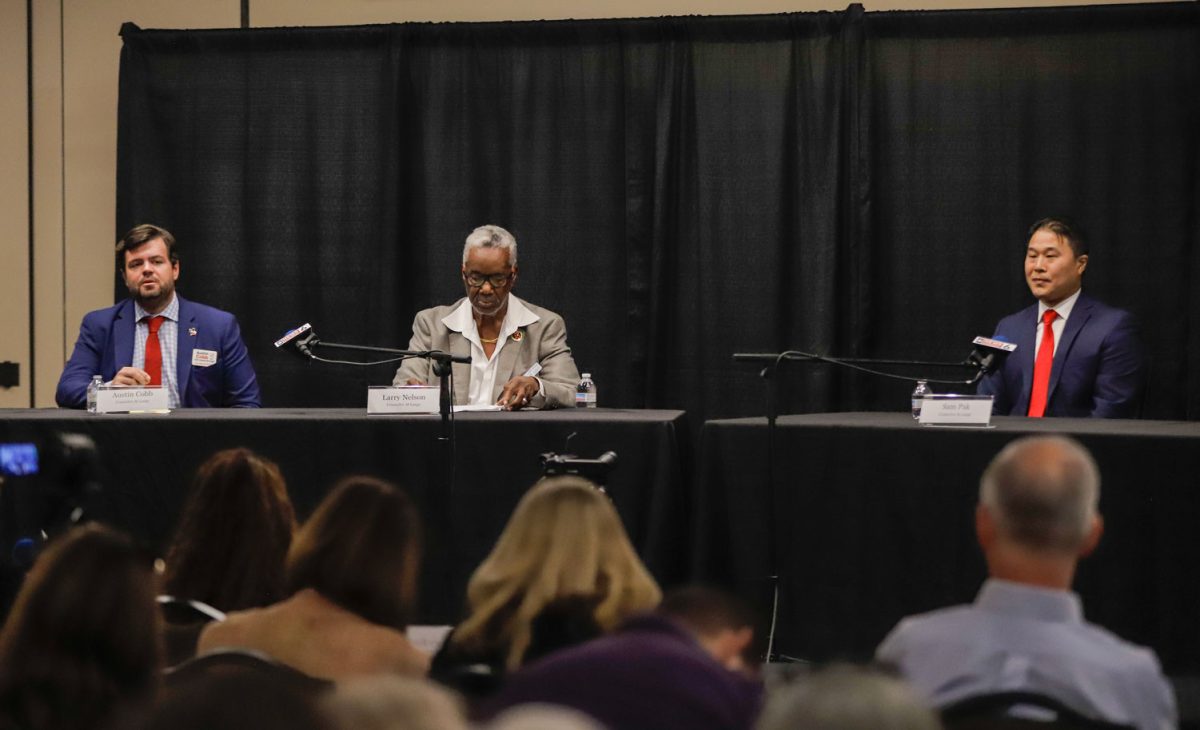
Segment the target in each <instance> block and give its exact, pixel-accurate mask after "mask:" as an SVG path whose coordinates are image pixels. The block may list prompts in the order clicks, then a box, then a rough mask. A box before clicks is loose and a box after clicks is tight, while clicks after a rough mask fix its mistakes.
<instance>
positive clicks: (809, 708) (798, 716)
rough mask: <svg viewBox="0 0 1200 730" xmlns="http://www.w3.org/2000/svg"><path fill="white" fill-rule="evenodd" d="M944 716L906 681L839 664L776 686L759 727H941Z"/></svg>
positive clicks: (760, 729) (784, 729) (915, 729)
mask: <svg viewBox="0 0 1200 730" xmlns="http://www.w3.org/2000/svg"><path fill="white" fill-rule="evenodd" d="M941 727H942V724H941V721H939V720H938V717H937V715H936V714H934V712H933V710H931V709H929V708H928V707H927V706H926V705H925V704H924V703H923V702H922V701H921V699H920V698H919V697H918V696H917V694H916V692H915V691H913V689H912V688H911V687H909V686H908V685H907V684H905V683H904V682H903V681H901V680H899V679H896V678H894V677H890V676H887V675H884V674H882V673H881V672H879V671H875V670H868V669H864V668H861V667H855V666H852V665H848V664H841V665H838V664H835V665H833V666H831V667H828V668H826V669H823V670H821V671H819V672H816V673H814V674H812V675H809V676H807V677H803V678H800V679H798V680H796V681H795V682H794V683H793V684H791V685H788V686H786V687H782V688H780V689H778V690H776V691H774V692H773V693H772V694H771V696H770V698H769V699H768V700H767V706H766V708H765V709H764V710H763V713H762V716H761V717H760V718H759V720H758V725H757V730H794V729H795V728H804V730H864V728H872V730H940V728H941Z"/></svg>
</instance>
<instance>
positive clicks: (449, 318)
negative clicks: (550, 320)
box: [442, 294, 544, 405]
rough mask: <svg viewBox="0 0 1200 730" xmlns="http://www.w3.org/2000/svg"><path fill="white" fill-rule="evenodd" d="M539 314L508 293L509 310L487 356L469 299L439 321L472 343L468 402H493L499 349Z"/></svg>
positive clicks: (539, 390) (539, 383)
mask: <svg viewBox="0 0 1200 730" xmlns="http://www.w3.org/2000/svg"><path fill="white" fill-rule="evenodd" d="M539 319H541V318H540V317H538V316H537V315H536V314H534V313H533V312H531V311H530V310H529V308H528V307H526V306H525V304H524V303H523V302H522V301H521V300H520V299H518V298H516V297H514V296H513V295H511V294H509V295H508V310H507V311H506V312H505V313H504V322H503V323H502V324H501V325H500V335H499V337H498V338H497V340H496V349H495V350H492V356H491V357H490V358H489V357H488V356H487V353H486V352H484V349H483V341H482V340H481V339H480V337H479V328H478V327H476V326H475V316H474V312H473V310H472V309H471V301H470V300H469V299H464V300H463V302H462V304H460V305H459V306H458V308H457V309H455V310H454V311H453V312H451V313H450V314H448V315H446V317H444V318H443V319H442V324H444V325H446V327H448V328H449V329H451V330H453V331H455V332H458V333H459V334H461V335H462V336H463V337H464V338H466V340H467V341H468V342H470V343H471V386H470V388H469V389H468V393H467V403H469V404H471V405H494V404H495V400H494V399H493V398H492V392H493V391H494V390H495V388H496V368H497V364H498V362H499V360H500V351H501V350H502V349H504V346H505V344H507V342H508V340H509V338H510V337H511V336H512V334H513V333H514V332H516V331H517V329H518V328H520V327H527V326H529V325H531V324H533V323H534V322H537V321H538V320H539ZM537 381H538V393H539V394H543V393H544V391H543V390H542V380H541V378H538V379H537Z"/></svg>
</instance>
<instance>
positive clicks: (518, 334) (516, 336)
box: [512, 330, 525, 342]
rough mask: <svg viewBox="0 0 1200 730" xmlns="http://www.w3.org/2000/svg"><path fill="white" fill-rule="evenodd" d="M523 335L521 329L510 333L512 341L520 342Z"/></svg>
mask: <svg viewBox="0 0 1200 730" xmlns="http://www.w3.org/2000/svg"><path fill="white" fill-rule="evenodd" d="M524 336H525V333H524V332H522V331H521V330H517V331H516V332H513V333H512V339H513V342H520V341H521V338H522V337H524Z"/></svg>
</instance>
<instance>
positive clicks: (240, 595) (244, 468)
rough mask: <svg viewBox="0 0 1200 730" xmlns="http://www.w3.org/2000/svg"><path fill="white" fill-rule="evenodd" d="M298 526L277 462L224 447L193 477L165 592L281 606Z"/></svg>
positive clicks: (226, 607)
mask: <svg viewBox="0 0 1200 730" xmlns="http://www.w3.org/2000/svg"><path fill="white" fill-rule="evenodd" d="M295 531H296V515H295V512H294V510H293V509H292V503H291V500H289V499H288V493H287V484H286V483H285V482H284V480H283V474H282V473H280V471H279V467H278V466H276V464H275V463H274V462H273V461H270V460H268V459H264V458H263V457H261V456H259V455H258V454H255V453H254V452H253V451H250V450H249V449H228V450H226V451H218V452H217V453H215V454H213V455H212V456H211V457H209V459H208V460H207V461H205V462H204V463H203V464H201V465H200V469H199V470H197V472H196V478H195V480H194V481H193V482H192V491H191V493H190V494H189V495H188V499H187V503H186V504H185V505H184V508H183V515H182V517H180V520H179V526H178V527H177V528H176V530H175V537H174V539H173V540H172V542H171V547H170V549H169V550H168V551H167V571H166V576H165V579H164V586H163V589H164V591H165V592H166V593H169V594H171V595H172V596H175V597H176V598H187V599H192V600H196V601H203V602H204V603H207V604H209V605H210V606H213V607H215V608H219V609H221V610H222V611H238V610H241V609H246V608H255V607H258V606H266V605H269V604H272V603H275V602H276V601H279V600H280V599H282V598H283V597H284V593H283V562H284V559H285V558H286V557H287V552H288V548H290V547H291V544H292V535H293V533H295Z"/></svg>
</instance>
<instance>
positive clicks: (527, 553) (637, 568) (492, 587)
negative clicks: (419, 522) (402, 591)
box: [454, 476, 662, 669]
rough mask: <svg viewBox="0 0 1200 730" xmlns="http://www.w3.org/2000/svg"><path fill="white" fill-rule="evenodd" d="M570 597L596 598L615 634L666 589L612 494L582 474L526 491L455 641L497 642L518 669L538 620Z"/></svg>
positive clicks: (469, 644) (475, 578) (474, 645)
mask: <svg viewBox="0 0 1200 730" xmlns="http://www.w3.org/2000/svg"><path fill="white" fill-rule="evenodd" d="M570 596H588V597H595V599H596V601H595V610H594V617H595V620H596V623H597V624H598V625H599V626H600V627H601V628H602V629H604V630H605V631H609V630H611V629H613V628H615V627H616V625H617V624H618V623H620V622H621V621H622V620H624V619H625V618H627V617H628V616H630V615H631V614H633V613H637V612H640V611H648V610H650V609H652V608H654V607H655V606H656V605H658V602H659V599H660V598H661V597H662V592H661V591H660V590H659V588H658V584H656V583H655V582H654V579H653V578H652V577H650V573H649V572H648V571H647V570H646V566H644V565H642V561H641V560H640V559H639V558H638V556H637V553H636V552H635V551H634V549H633V545H631V544H630V543H629V537H628V536H627V535H626V534H625V528H624V527H623V526H622V525H621V518H620V517H618V516H617V511H616V510H615V509H613V506H612V504H611V503H610V502H609V501H608V497H606V496H605V495H604V494H603V493H602V492H600V491H599V490H598V489H596V485H595V484H593V483H591V482H589V481H588V480H586V479H583V478H581V477H574V476H559V477H551V478H548V479H543V480H542V481H540V482H538V483H537V484H535V485H534V486H533V488H532V489H530V490H529V491H528V492H526V493H525V496H524V497H522V498H521V501H520V503H519V504H518V505H517V509H516V510H515V511H514V512H513V515H512V517H510V518H509V520H508V524H507V525H505V527H504V532H503V533H501V535H500V538H499V539H498V540H497V541H496V546H495V547H494V548H492V552H491V554H489V555H488V556H487V558H486V559H485V560H484V561H483V563H482V564H480V566H479V568H477V569H476V570H475V574H474V575H472V576H471V581H470V582H469V583H468V584H467V602H468V603H469V604H470V608H471V615H470V616H469V617H468V618H467V620H466V621H464V622H463V623H462V624H461V625H460V626H459V627H458V629H456V630H455V633H454V644H455V645H457V646H460V647H463V648H467V649H476V650H478V649H487V648H496V647H499V648H501V649H503V650H504V651H505V652H506V662H505V663H506V665H507V666H508V668H509V669H515V668H517V667H518V666H520V664H521V661H522V657H523V656H524V654H525V650H526V648H527V647H528V646H529V642H530V639H531V624H532V622H533V619H534V618H535V617H536V616H537V615H538V614H539V613H541V612H542V610H543V609H544V608H545V607H546V606H547V605H548V604H550V603H551V602H553V601H556V600H559V599H562V598H566V597H570Z"/></svg>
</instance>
